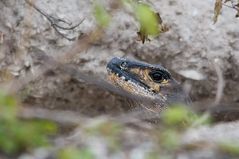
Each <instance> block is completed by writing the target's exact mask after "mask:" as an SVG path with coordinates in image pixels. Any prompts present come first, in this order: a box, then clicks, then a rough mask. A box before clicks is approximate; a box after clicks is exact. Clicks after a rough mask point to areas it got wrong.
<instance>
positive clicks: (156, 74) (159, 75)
mask: <svg viewBox="0 0 239 159" xmlns="http://www.w3.org/2000/svg"><path fill="white" fill-rule="evenodd" d="M149 76H150V77H151V78H152V80H153V81H154V82H157V83H161V82H163V81H164V80H168V77H167V75H165V74H164V73H163V72H162V71H152V72H150V73H149Z"/></svg>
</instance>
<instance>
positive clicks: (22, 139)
mask: <svg viewBox="0 0 239 159" xmlns="http://www.w3.org/2000/svg"><path fill="white" fill-rule="evenodd" d="M19 109H20V108H19V107H18V102H17V100H16V99H15V98H14V97H12V96H9V95H5V94H4V93H0V151H2V152H4V153H6V154H11V155H12V154H15V153H19V152H21V151H24V150H28V149H32V148H34V147H37V146H46V145H48V140H47V135H51V134H54V133H55V132H56V129H57V128H56V125H55V124H53V123H51V122H47V121H26V120H20V119H19V118H18V117H17V113H18V111H19Z"/></svg>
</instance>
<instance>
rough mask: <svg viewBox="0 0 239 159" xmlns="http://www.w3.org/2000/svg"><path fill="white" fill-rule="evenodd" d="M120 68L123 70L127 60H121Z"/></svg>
mask: <svg viewBox="0 0 239 159" xmlns="http://www.w3.org/2000/svg"><path fill="white" fill-rule="evenodd" d="M120 68H121V69H122V70H125V69H126V68H127V62H125V61H124V62H122V63H121V64H120Z"/></svg>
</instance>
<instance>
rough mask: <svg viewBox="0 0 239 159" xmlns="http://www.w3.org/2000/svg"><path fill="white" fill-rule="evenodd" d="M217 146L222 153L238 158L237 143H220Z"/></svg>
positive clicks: (238, 144)
mask: <svg viewBox="0 0 239 159" xmlns="http://www.w3.org/2000/svg"><path fill="white" fill-rule="evenodd" d="M218 146H219V149H220V150H221V151H222V152H224V153H227V154H229V155H232V156H237V157H239V143H235V142H233V143H232V142H222V143H219V145H218Z"/></svg>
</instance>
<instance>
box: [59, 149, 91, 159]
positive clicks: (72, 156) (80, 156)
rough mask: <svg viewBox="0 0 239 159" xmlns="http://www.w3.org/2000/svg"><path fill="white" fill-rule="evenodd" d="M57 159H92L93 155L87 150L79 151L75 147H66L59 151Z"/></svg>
mask: <svg viewBox="0 0 239 159" xmlns="http://www.w3.org/2000/svg"><path fill="white" fill-rule="evenodd" d="M58 158H59V159H94V158H95V157H94V155H93V154H92V152H91V151H90V150H89V149H86V148H83V149H79V148H76V147H66V148H64V149H61V150H59V152H58Z"/></svg>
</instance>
